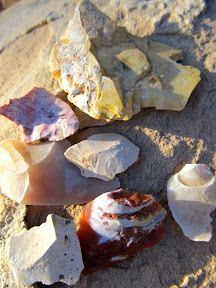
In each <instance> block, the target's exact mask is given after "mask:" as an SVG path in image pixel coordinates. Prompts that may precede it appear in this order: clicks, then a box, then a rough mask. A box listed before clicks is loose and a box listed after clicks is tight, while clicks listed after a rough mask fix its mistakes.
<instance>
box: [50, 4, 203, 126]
mask: <svg viewBox="0 0 216 288" xmlns="http://www.w3.org/2000/svg"><path fill="white" fill-rule="evenodd" d="M95 19H96V21H95ZM146 56H147V58H148V60H147V58H146ZM182 59H183V57H182V53H181V51H179V50H176V49H173V48H172V47H169V46H166V45H162V44H160V43H157V42H152V41H149V40H147V39H146V40H145V41H144V40H141V41H140V40H139V39H136V38H135V39H133V36H132V35H130V34H128V33H127V30H123V29H121V28H120V27H118V26H116V25H115V23H114V22H113V21H111V20H110V18H109V17H107V16H106V15H105V14H103V13H102V12H101V11H100V10H98V9H97V8H96V6H94V5H93V4H92V3H91V2H90V1H89V0H82V1H79V3H78V5H77V7H76V9H75V13H74V17H73V18H72V20H71V21H70V22H69V24H68V27H67V30H66V33H65V36H64V37H62V38H61V39H60V41H59V42H58V43H56V44H55V45H54V47H53V49H52V52H51V56H50V69H51V72H52V75H53V76H54V77H55V78H57V79H58V81H59V84H60V86H61V88H62V89H63V90H65V91H66V92H67V93H68V100H69V101H70V102H72V103H73V104H74V105H75V106H77V107H78V108H79V109H80V110H81V111H83V112H85V113H87V114H88V115H90V116H91V117H93V118H95V119H118V120H129V119H130V118H131V117H132V116H133V115H134V114H136V113H138V112H139V111H140V109H141V108H146V107H155V108H156V109H160V110H174V111H181V110H182V109H183V108H184V107H185V104H186V103H187V101H188V98H189V96H190V94H191V92H192V91H193V89H194V88H195V87H196V85H197V83H198V82H199V80H200V77H199V75H200V71H199V70H198V69H196V68H194V67H191V66H183V65H181V64H177V63H176V62H175V61H179V60H182Z"/></svg>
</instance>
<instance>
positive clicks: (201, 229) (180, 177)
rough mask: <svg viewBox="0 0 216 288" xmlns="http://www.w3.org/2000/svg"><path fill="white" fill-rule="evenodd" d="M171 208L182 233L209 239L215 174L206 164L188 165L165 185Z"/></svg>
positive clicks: (214, 204) (215, 203) (215, 194)
mask: <svg viewBox="0 0 216 288" xmlns="http://www.w3.org/2000/svg"><path fill="white" fill-rule="evenodd" d="M167 195H168V203H169V207H170V210H171V211H172V214H173V217H174V219H175V221H176V222H177V223H178V224H179V225H180V227H181V228H182V230H183V232H184V234H185V236H187V237H189V238H190V239H191V240H193V241H207V242H208V241H210V239H211V237H212V226H211V221H212V218H211V217H210V213H211V212H212V211H214V209H215V207H216V177H215V176H213V174H212V173H211V171H210V169H209V168H208V167H207V166H206V165H205V164H187V165H185V166H184V167H183V169H182V170H181V171H180V172H179V173H177V174H175V175H174V176H172V177H171V178H170V180H169V181H168V184H167Z"/></svg>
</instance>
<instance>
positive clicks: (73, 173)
mask: <svg viewBox="0 0 216 288" xmlns="http://www.w3.org/2000/svg"><path fill="white" fill-rule="evenodd" d="M69 147H70V142H69V141H67V140H63V141H60V142H52V143H43V144H35V145H26V144H25V143H23V142H19V141H16V140H11V139H7V140H3V141H2V142H1V146H0V159H1V162H0V163H1V165H0V185H1V188H2V192H3V193H4V194H6V195H7V196H8V197H10V198H11V199H13V200H15V201H17V202H19V203H23V204H28V205H65V204H68V205H69V204H81V203H87V202H89V201H91V200H92V199H94V198H95V197H97V196H98V195H100V194H102V193H104V192H106V191H110V190H111V189H113V188H117V187H119V181H118V179H117V178H115V179H113V180H112V181H110V182H104V181H102V180H99V179H86V178H85V177H83V176H82V175H81V174H80V171H79V169H78V168H77V167H76V166H74V165H73V164H72V163H69V162H68V161H67V159H66V158H65V157H64V152H65V151H66V149H67V148H69Z"/></svg>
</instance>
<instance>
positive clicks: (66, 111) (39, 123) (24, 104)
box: [0, 87, 79, 144]
mask: <svg viewBox="0 0 216 288" xmlns="http://www.w3.org/2000/svg"><path fill="white" fill-rule="evenodd" d="M0 115H3V116H5V117H7V118H8V119H10V120H11V121H13V122H15V123H16V124H17V126H18V127H19V128H20V129H21V131H22V132H23V140H24V141H25V143H28V144H29V143H33V142H36V141H38V140H41V139H43V140H47V139H49V141H60V140H62V139H64V138H67V137H69V136H70V135H73V134H74V133H75V132H76V131H77V130H78V128H79V121H78V119H77V117H76V115H75V113H74V112H73V110H72V109H71V107H70V106H69V105H68V104H67V103H65V102H64V101H62V100H61V99H59V98H58V97H56V96H54V95H53V94H51V93H49V92H48V91H47V90H46V89H44V88H38V87H35V88H33V89H32V90H31V91H30V92H29V93H28V94H26V95H25V96H23V97H21V98H15V99H11V100H10V102H9V104H7V105H3V106H1V107H0Z"/></svg>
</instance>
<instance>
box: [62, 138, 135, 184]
mask: <svg viewBox="0 0 216 288" xmlns="http://www.w3.org/2000/svg"><path fill="white" fill-rule="evenodd" d="M138 154H139V148H138V147H137V146H135V145H134V144H133V143H132V142H131V141H129V140H128V139H127V138H126V137H124V136H122V135H119V134H116V133H103V134H95V135H92V136H90V137H89V138H88V139H87V140H84V141H81V142H79V143H78V144H75V145H73V146H71V147H70V148H68V149H67V151H66V152H65V157H66V158H67V159H68V160H69V161H70V162H72V163H73V164H74V165H76V166H77V167H79V169H80V170H81V174H82V175H83V176H85V177H93V178H99V179H102V180H105V181H109V180H111V179H113V178H114V176H115V175H116V174H118V173H121V172H123V171H125V170H126V169H127V168H128V167H129V166H130V165H132V164H133V163H134V162H135V161H136V160H137V158H138Z"/></svg>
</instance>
